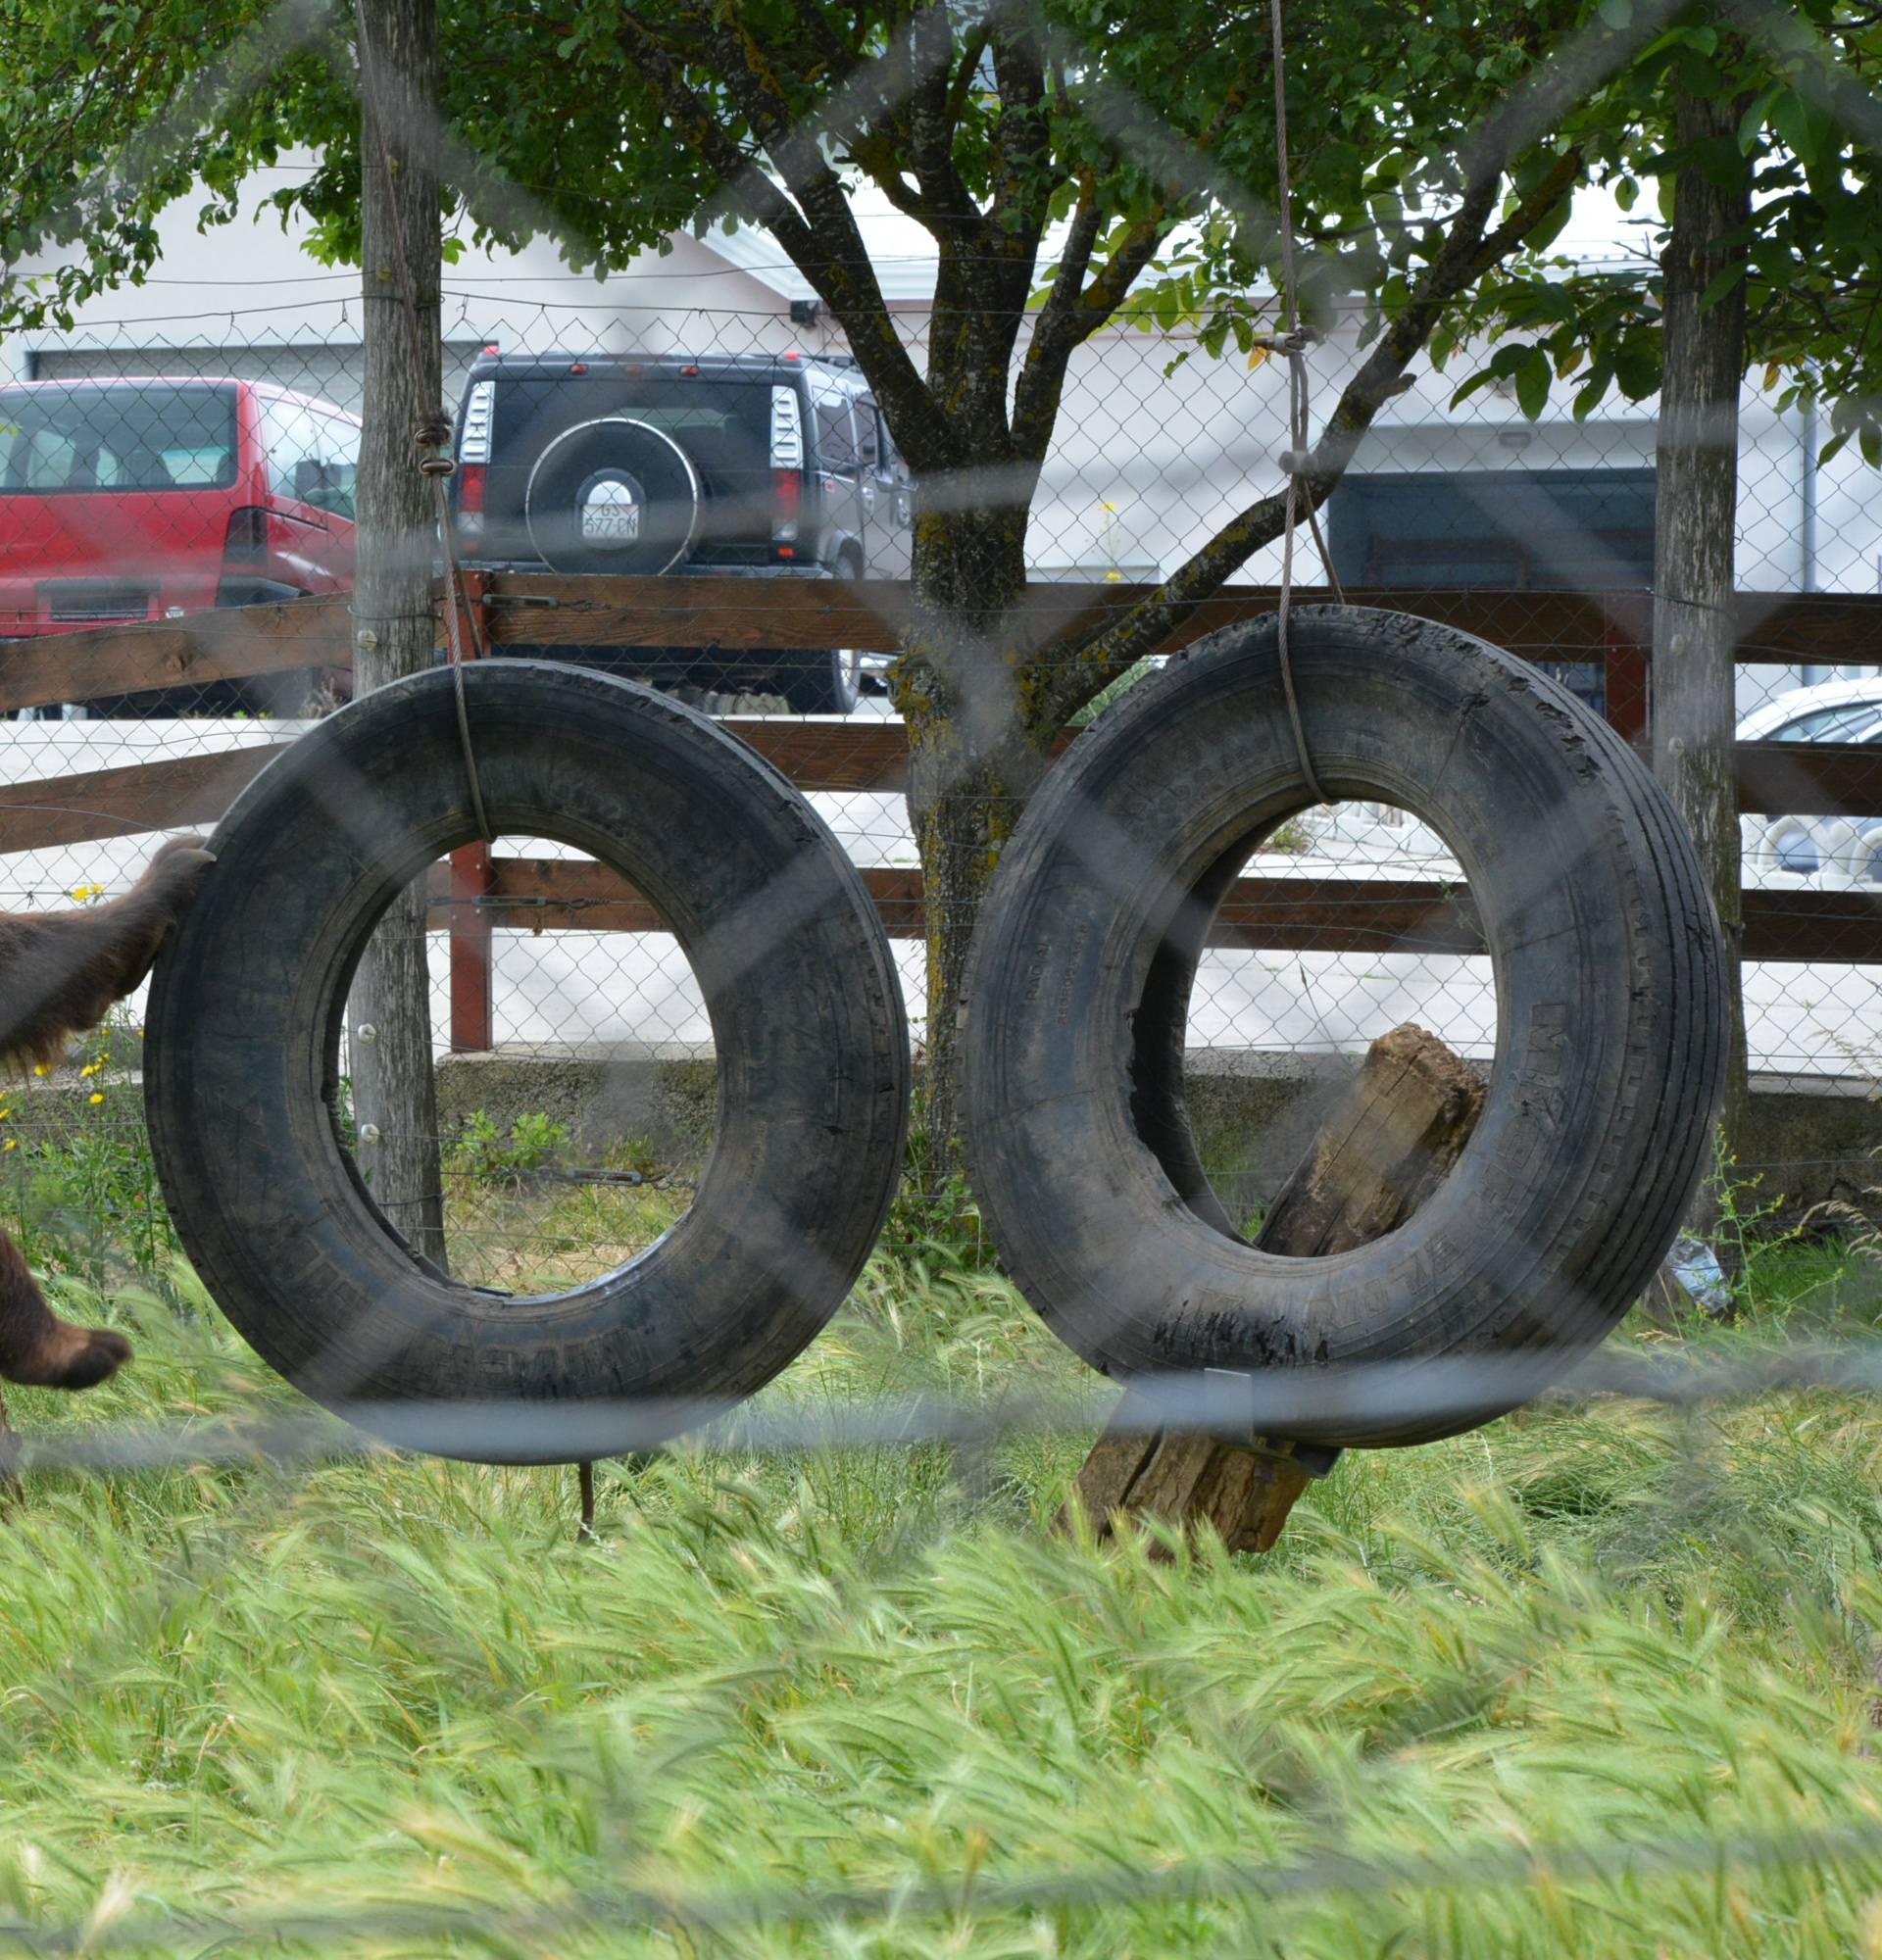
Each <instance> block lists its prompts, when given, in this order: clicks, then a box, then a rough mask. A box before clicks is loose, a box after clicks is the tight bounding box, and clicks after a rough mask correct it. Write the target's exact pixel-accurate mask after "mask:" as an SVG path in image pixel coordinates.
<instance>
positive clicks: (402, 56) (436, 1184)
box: [350, 0, 445, 1264]
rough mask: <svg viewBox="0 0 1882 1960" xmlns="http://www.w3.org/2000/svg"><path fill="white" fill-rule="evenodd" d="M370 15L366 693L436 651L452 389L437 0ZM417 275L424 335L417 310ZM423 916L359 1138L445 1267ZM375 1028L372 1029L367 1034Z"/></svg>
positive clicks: (372, 954) (369, 1082) (363, 508)
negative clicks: (433, 476)
mask: <svg viewBox="0 0 1882 1960" xmlns="http://www.w3.org/2000/svg"><path fill="white" fill-rule="evenodd" d="M359 23H360V32H361V35H362V37H363V40H364V43H365V46H364V49H363V53H362V63H361V74H362V126H361V137H360V153H361V159H362V169H361V190H360V202H361V210H360V233H361V237H360V247H361V252H360V256H361V273H362V283H363V290H364V299H365V308H364V319H365V326H364V332H363V338H364V349H365V357H366V395H365V408H364V413H363V419H364V421H365V423H366V429H365V434H364V436H363V437H362V439H361V444H360V469H359V485H358V500H359V538H358V549H359V563H358V571H357V575H356V578H355V582H354V591H353V624H354V635H355V637H354V646H355V662H354V676H355V685H356V688H357V691H358V692H360V693H362V694H364V693H366V692H367V691H368V690H369V689H371V688H375V687H383V686H384V685H385V684H386V683H387V682H388V681H393V680H398V679H401V678H402V677H403V676H405V675H407V674H412V673H422V672H423V671H425V670H426V669H427V668H428V667H429V666H430V665H431V662H432V651H433V648H434V646H435V645H436V639H437V633H436V627H435V625H434V622H433V614H432V605H431V576H432V560H433V555H434V551H435V538H436V526H435V511H434V505H433V499H432V494H431V488H430V485H429V484H428V483H427V482H426V481H425V479H424V478H423V477H422V476H421V474H420V471H419V467H418V464H419V455H420V452H419V449H418V447H417V443H416V435H417V431H418V429H419V427H420V425H421V423H422V422H429V421H431V420H432V419H433V418H434V417H436V416H437V414H438V410H439V398H440V394H441V390H442V380H441V356H440V351H439V348H440V313H439V293H438V287H439V268H440V265H441V263H442V261H441V246H442V240H441V236H440V221H439V205H438V165H437V153H438V115H437V40H438V29H437V13H436V7H435V0H361V4H360V8H359ZM369 81H370V83H371V90H372V92H373V94H375V95H376V107H377V116H376V118H375V116H374V113H373V111H374V103H373V100H372V99H371V96H369V94H368V90H367V87H366V83H368V82H369ZM381 143H382V144H383V149H381ZM388 159H389V162H390V171H389V172H388V171H387V169H386V167H385V163H386V160H388ZM408 280H409V282H410V289H411V305H412V308H413V310H414V311H415V312H416V316H417V328H416V332H415V331H414V326H413V322H412V320H411V319H410V318H409V317H408V313H407V290H406V288H407V281H408ZM424 913H425V907H424V885H423V881H422V880H419V881H418V882H417V883H415V884H414V885H413V886H412V887H411V888H410V889H409V890H408V891H406V892H405V893H403V894H402V895H401V896H400V897H399V898H398V899H397V900H396V901H395V902H394V903H393V906H392V907H391V909H390V910H389V911H388V912H387V913H386V915H385V918H384V919H383V921H382V922H381V923H380V925H379V927H378V929H377V930H376V931H375V932H374V934H373V936H372V942H371V946H370V947H369V949H368V951H367V955H366V957H365V959H364V960H363V961H362V962H361V966H360V971H359V974H358V977H357V978H356V979H355V981H354V987H353V999H352V1003H351V1010H350V1012H351V1019H352V1023H353V1031H354V1040H353V1044H352V1057H353V1061H352V1065H353V1099H354V1112H355V1115H356V1116H357V1117H358V1119H359V1121H360V1123H361V1126H362V1136H363V1137H365V1136H366V1130H365V1126H366V1125H369V1124H370V1125H371V1126H372V1127H373V1128H374V1129H375V1130H376V1131H377V1140H376V1141H371V1140H370V1139H368V1140H367V1141H363V1142H362V1143H361V1145H360V1147H359V1162H360V1168H361V1170H362V1172H363V1174H364V1175H365V1177H366V1179H367V1181H368V1183H369V1185H370V1186H371V1191H372V1194H373V1197H374V1199H375V1200H376V1201H377V1202H378V1204H379V1205H380V1207H381V1208H382V1209H383V1210H384V1212H385V1214H386V1216H387V1218H388V1219H390V1220H391V1222H392V1223H393V1224H394V1225H396V1226H397V1227H398V1229H399V1230H400V1232H401V1233H403V1235H404V1236H405V1238H406V1240H407V1241H408V1242H409V1243H410V1244H411V1245H412V1246H413V1247H414V1248H415V1249H416V1250H419V1251H421V1252H422V1253H423V1254H424V1255H425V1256H426V1257H428V1258H431V1259H434V1260H436V1261H438V1262H439V1263H440V1264H441V1263H442V1262H443V1259H444V1252H445V1245H444V1206H443V1197H442V1184H443V1180H442V1176H441V1173H440V1169H439V1162H438V1115H437V1096H436V1091H435V1088H434V1086H433V1082H432V1075H431V994H430V977H429V973H428V970H427V961H426V956H425V930H424ZM369 1026H370V1027H371V1030H372V1036H371V1039H370V1040H368V1039H362V1038H361V1029H362V1028H363V1027H369Z"/></svg>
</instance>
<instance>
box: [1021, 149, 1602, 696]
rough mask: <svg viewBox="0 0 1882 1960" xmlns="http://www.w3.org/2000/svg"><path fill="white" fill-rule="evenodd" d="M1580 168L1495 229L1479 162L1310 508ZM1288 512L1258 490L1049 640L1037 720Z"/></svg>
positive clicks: (1090, 690) (1314, 465)
mask: <svg viewBox="0 0 1882 1960" xmlns="http://www.w3.org/2000/svg"><path fill="white" fill-rule="evenodd" d="M1580 169H1581V158H1580V156H1579V154H1575V153H1571V155H1570V156H1568V157H1564V158H1562V159H1561V160H1560V163H1559V164H1558V166H1557V168H1556V169H1555V171H1553V172H1551V173H1550V176H1549V178H1548V179H1547V180H1546V181H1545V182H1544V183H1543V184H1542V185H1539V186H1538V187H1537V189H1536V190H1535V191H1534V192H1532V193H1531V194H1530V195H1529V196H1528V197H1527V198H1525V199H1524V200H1523V201H1522V203H1521V204H1520V205H1519V206H1518V207H1517V209H1516V210H1515V211H1514V212H1512V213H1511V216H1510V218H1509V219H1508V220H1506V221H1505V222H1504V223H1502V224H1500V225H1499V226H1497V227H1496V229H1495V230H1489V229H1488V228H1487V227H1488V225H1489V221H1490V217H1491V214H1492V213H1493V212H1494V211H1495V209H1496V202H1497V193H1498V189H1499V186H1500V184H1501V182H1502V165H1501V159H1499V160H1498V161H1497V163H1496V165H1495V167H1494V168H1492V167H1490V166H1489V164H1488V162H1487V161H1486V162H1484V163H1482V164H1480V166H1479V168H1478V169H1477V170H1476V171H1475V172H1473V174H1472V178H1471V181H1470V183H1469V185H1468V187H1467V188H1466V190H1465V193H1464V197H1463V200H1462V202H1461V205H1460V206H1459V209H1458V212H1457V214H1456V216H1455V217H1454V218H1453V219H1452V221H1451V222H1450V225H1449V227H1448V230H1447V235H1446V238H1445V242H1444V244H1443V245H1442V246H1441V247H1440V248H1439V250H1438V252H1437V253H1436V255H1435V256H1434V257H1433V259H1432V260H1431V263H1430V264H1429V266H1427V267H1426V269H1425V271H1424V274H1423V276H1422V277H1421V278H1420V279H1419V281H1418V283H1417V286H1416V288H1415V290H1414V291H1413V292H1412V297H1411V299H1410V300H1409V301H1408V302H1407V304H1406V306H1405V307H1404V309H1403V310H1402V311H1401V312H1400V313H1399V314H1397V315H1396V316H1395V317H1394V318H1393V319H1392V320H1391V321H1389V322H1388V324H1387V326H1386V328H1385V330H1384V332H1382V333H1381V334H1380V336H1379V338H1378V339H1377V340H1376V341H1375V342H1374V343H1373V345H1372V349H1371V352H1370V353H1369V354H1368V356H1367V358H1366V359H1365V361H1364V362H1363V363H1362V366H1361V368H1360V370H1359V372H1358V373H1357V374H1355V375H1354V377H1353V378H1352V380H1351V381H1349V382H1348V383H1347V385H1346V388H1345V390H1344V391H1343V392H1342V394H1341V396H1340V399H1339V401H1338V402H1337V403H1336V404H1335V405H1334V409H1333V412H1332V414H1331V415H1330V416H1328V417H1327V419H1326V424H1325V427H1324V429H1323V430H1322V432H1321V435H1320V439H1319V441H1318V442H1317V443H1316V444H1315V445H1314V446H1313V448H1312V451H1311V452H1310V453H1309V455H1308V457H1307V458H1306V459H1305V461H1304V466H1302V467H1301V469H1300V471H1299V481H1300V488H1301V491H1302V493H1303V498H1304V502H1305V504H1306V506H1307V507H1308V508H1311V509H1317V508H1318V507H1319V506H1320V505H1322V504H1324V503H1325V501H1326V500H1327V498H1328V497H1329V496H1331V495H1332V493H1333V491H1334V489H1335V488H1336V487H1337V486H1338V484H1339V481H1340V479H1341V477H1342V476H1344V474H1345V473H1346V468H1347V466H1348V465H1349V464H1350V463H1351V462H1352V460H1353V455H1354V452H1355V451H1356V450H1357V449H1358V448H1359V445H1360V442H1361V440H1362V437H1363V436H1364V435H1365V433H1366V431H1367V430H1368V429H1369V428H1370V427H1371V425H1372V422H1373V419H1374V417H1376V416H1377V415H1378V412H1379V411H1380V409H1382V408H1383V407H1384V406H1385V404H1386V403H1387V402H1388V401H1390V400H1391V399H1392V397H1393V396H1394V395H1396V394H1398V393H1399V392H1400V391H1401V386H1402V383H1403V381H1404V376H1405V371H1406V369H1407V368H1409V367H1410V366H1411V364H1412V359H1413V358H1414V357H1415V356H1416V354H1417V353H1418V351H1419V349H1421V348H1422V347H1423V346H1424V344H1425V342H1426V341H1427V340H1428V339H1429V338H1430V336H1431V332H1432V329H1433V328H1434V327H1435V326H1436V325H1437V323H1438V320H1439V319H1440V317H1441V316H1442V314H1443V312H1444V309H1445V307H1446V306H1448V305H1449V304H1450V302H1451V301H1452V300H1454V299H1456V298H1457V296H1458V295H1459V294H1460V293H1461V292H1462V291H1463V290H1464V289H1465V288H1466V287H1467V286H1469V285H1470V284H1471V283H1472V282H1473V281H1474V280H1475V279H1477V278H1478V277H1480V276H1481V274H1482V273H1483V272H1484V271H1485V270H1488V269H1489V267H1490V266H1491V265H1494V264H1495V263H1496V258H1495V257H1486V254H1490V253H1491V252H1492V248H1493V247H1494V248H1495V252H1496V254H1497V255H1507V254H1508V253H1510V252H1512V251H1514V250H1516V249H1517V248H1518V247H1519V246H1520V245H1521V243H1522V240H1523V238H1524V237H1526V236H1527V235H1528V233H1529V232H1530V231H1532V230H1534V228H1535V227H1536V225H1537V224H1539V223H1540V222H1541V221H1542V220H1543V219H1544V218H1546V217H1547V216H1548V215H1549V213H1550V212H1551V211H1552V210H1553V209H1554V208H1555V206H1556V205H1557V204H1558V203H1559V202H1560V198H1561V196H1562V194H1563V192H1564V191H1565V189H1566V188H1567V185H1568V183H1569V182H1571V181H1572V180H1573V178H1574V176H1575V175H1576V174H1577V173H1578V172H1579V171H1580ZM1564 173H1565V174H1564ZM1297 508H1299V507H1298V506H1297ZM1286 515H1287V497H1286V492H1285V491H1284V490H1281V491H1276V492H1272V493H1270V494H1269V495H1267V496H1264V497H1261V498H1258V499H1257V500H1256V501H1255V502H1254V503H1252V504H1250V505H1248V506H1247V507H1246V508H1245V509H1244V510H1242V511H1241V512H1239V513H1238V514H1237V515H1235V516H1234V517H1232V518H1230V520H1229V521H1228V522H1227V523H1226V524H1224V525H1223V526H1222V528H1221V529H1220V530H1219V531H1217V532H1216V533H1215V535H1214V536H1213V538H1211V539H1210V541H1209V542H1208V543H1207V544H1206V545H1204V546H1203V547H1202V549H1201V550H1200V551H1198V552H1197V553H1195V555H1194V556H1193V557H1192V558H1190V560H1189V561H1188V563H1187V564H1183V565H1182V566H1181V567H1180V568H1179V569H1178V570H1176V571H1175V572H1174V573H1172V574H1171V575H1170V577H1169V578H1167V579H1166V580H1164V584H1163V585H1162V586H1161V587H1159V589H1158V590H1157V591H1156V592H1154V593H1151V594H1150V595H1149V596H1148V597H1146V598H1144V599H1142V600H1140V601H1139V602H1138V603H1137V605H1135V606H1133V607H1132V608H1131V609H1130V611H1129V612H1128V613H1125V614H1124V615H1123V617H1122V618H1121V619H1119V620H1117V621H1116V622H1115V623H1114V624H1113V625H1111V626H1109V627H1106V628H1105V629H1103V630H1102V631H1101V632H1099V633H1097V634H1096V635H1094V637H1093V638H1092V639H1090V640H1089V641H1087V642H1086V643H1085V644H1084V645H1083V646H1080V647H1076V648H1073V649H1066V648H1065V647H1063V646H1061V647H1055V648H1052V649H1051V650H1050V656H1049V658H1048V659H1045V660H1042V661H1041V662H1040V668H1041V672H1040V676H1039V682H1038V685H1037V687H1036V690H1035V692H1034V695H1033V700H1034V703H1035V708H1034V713H1035V716H1036V721H1035V726H1036V727H1037V728H1039V729H1055V730H1056V729H1057V728H1059V727H1061V726H1063V725H1064V724H1065V721H1066V720H1068V719H1069V718H1070V716H1071V715H1073V714H1075V713H1076V712H1077V711H1078V710H1079V709H1080V708H1082V707H1083V706H1084V705H1085V703H1086V702H1088V701H1090V700H1091V699H1092V698H1093V696H1094V695H1096V694H1098V693H1099V692H1101V691H1102V690H1103V689H1104V688H1106V687H1108V686H1109V685H1110V684H1111V683H1112V682H1113V681H1114V680H1116V679H1117V678H1118V677H1119V676H1120V675H1121V674H1123V673H1125V672H1127V671H1128V670H1129V668H1130V667H1131V666H1132V665H1133V664H1134V663H1135V662H1137V661H1139V660H1141V659H1142V658H1143V657H1144V656H1145V655H1146V654H1151V653H1155V652H1156V650H1157V649H1158V648H1159V647H1160V646H1162V645H1163V643H1164V641H1165V640H1166V639H1167V638H1168V637H1169V635H1170V634H1171V632H1173V631H1174V630H1175V628H1176V627H1177V626H1178V625H1180V624H1181V622H1182V620H1183V618H1184V617H1185V615H1186V614H1187V613H1188V612H1189V610H1190V609H1191V608H1192V607H1194V606H1195V605H1196V604H1197V603H1198V602H1199V601H1201V600H1203V599H1207V598H1208V597H1209V596H1210V595H1211V594H1212V593H1213V592H1214V591H1215V590H1216V588H1217V587H1218V586H1220V585H1221V584H1222V582H1223V581H1224V580H1225V579H1227V578H1228V577H1230V576H1231V575H1232V574H1233V573H1234V572H1236V571H1237V570H1239V569H1240V568H1241V566H1242V565H1244V564H1247V562H1248V560H1249V559H1250V558H1251V557H1252V556H1253V555H1254V554H1255V553H1256V552H1257V551H1259V550H1260V549H1261V548H1262V547H1263V545H1265V544H1269V543H1271V542H1272V541H1273V540H1274V539H1275V538H1277V537H1278V536H1279V535H1280V533H1281V530H1282V527H1283V525H1284V524H1285V522H1286ZM1303 515H1304V513H1303Z"/></svg>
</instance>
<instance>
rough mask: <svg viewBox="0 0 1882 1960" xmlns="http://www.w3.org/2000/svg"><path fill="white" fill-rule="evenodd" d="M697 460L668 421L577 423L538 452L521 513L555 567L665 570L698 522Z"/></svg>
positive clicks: (532, 536) (545, 558)
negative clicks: (661, 423) (676, 437)
mask: <svg viewBox="0 0 1882 1960" xmlns="http://www.w3.org/2000/svg"><path fill="white" fill-rule="evenodd" d="M701 496H702V491H701V486H700V480H699V472H698V471H697V470H696V469H695V468H694V467H693V462H692V459H691V457H689V456H688V455H687V454H686V452H685V450H683V449H682V448H681V447H680V446H679V444H678V443H676V442H675V441H674V440H673V438H672V437H671V436H670V435H669V434H668V433H667V431H666V430H665V429H660V428H656V427H654V425H653V424H652V423H651V422H644V421H637V420H635V419H634V418H633V417H628V416H605V417H600V418H599V419H597V420H594V421H586V422H577V423H576V424H575V426H574V427H573V428H570V429H564V430H563V432H562V433H561V434H560V435H559V436H557V437H556V438H555V440H554V441H553V442H551V443H550V444H549V445H548V446H547V448H545V449H544V450H543V452H542V454H541V455H540V456H539V457H537V458H536V461H535V464H534V466H533V467H532V468H531V469H530V471H529V481H528V484H527V486H526V487H525V489H524V491H523V515H524V517H525V518H526V519H527V521H528V525H529V541H530V543H531V544H532V545H533V546H534V547H535V550H536V553H537V556H538V557H540V558H541V559H542V561H543V563H544V564H547V565H549V566H550V567H551V568H552V569H553V570H556V571H570V572H579V571H596V572H601V571H606V572H616V573H645V574H648V575H652V574H655V573H658V572H663V571H670V570H671V569H672V568H673V566H674V565H676V564H678V563H679V562H680V560H681V559H683V558H684V557H685V556H686V551H687V547H688V546H690V545H691V543H692V541H693V534H694V532H695V531H696V530H697V529H698V528H699V513H700V500H701Z"/></svg>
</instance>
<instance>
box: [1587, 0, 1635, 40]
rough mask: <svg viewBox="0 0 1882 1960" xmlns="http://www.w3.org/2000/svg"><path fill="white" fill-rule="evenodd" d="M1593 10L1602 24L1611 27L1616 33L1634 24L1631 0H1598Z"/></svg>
mask: <svg viewBox="0 0 1882 1960" xmlns="http://www.w3.org/2000/svg"><path fill="white" fill-rule="evenodd" d="M1595 11H1596V12H1597V13H1598V14H1599V15H1600V16H1601V18H1602V21H1603V23H1604V25H1607V26H1610V27H1611V28H1613V30H1614V32H1615V33H1617V34H1618V33H1620V32H1622V31H1623V30H1624V29H1625V28H1628V27H1631V26H1632V25H1633V24H1634V9H1633V0H1600V5H1599V6H1598V7H1597V8H1596V9H1595Z"/></svg>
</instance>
